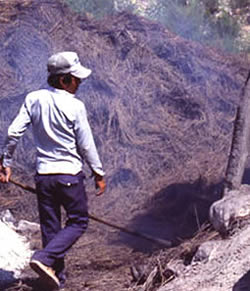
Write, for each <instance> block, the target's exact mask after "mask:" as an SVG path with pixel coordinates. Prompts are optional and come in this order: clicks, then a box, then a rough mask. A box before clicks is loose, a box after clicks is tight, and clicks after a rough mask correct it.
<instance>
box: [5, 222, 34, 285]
mask: <svg viewBox="0 0 250 291" xmlns="http://www.w3.org/2000/svg"><path fill="white" fill-rule="evenodd" d="M0 241H1V248H0V288H4V287H5V286H6V285H7V284H10V283H11V282H13V281H15V280H16V279H17V278H18V277H19V276H20V274H21V271H22V270H23V269H24V268H25V266H26V265H27V264H28V262H29V260H30V257H31V255H32V251H31V250H30V246H29V243H28V242H27V240H26V239H25V237H24V236H21V235H19V234H18V233H16V232H15V231H14V230H13V229H12V228H11V227H9V226H8V224H5V223H4V222H2V221H0ZM1 290H3V289H1Z"/></svg>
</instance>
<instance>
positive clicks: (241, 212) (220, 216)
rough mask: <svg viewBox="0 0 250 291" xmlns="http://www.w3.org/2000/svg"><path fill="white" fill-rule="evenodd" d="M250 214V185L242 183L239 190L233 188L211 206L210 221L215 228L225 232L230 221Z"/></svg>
mask: <svg viewBox="0 0 250 291" xmlns="http://www.w3.org/2000/svg"><path fill="white" fill-rule="evenodd" d="M249 214H250V186H249V185H241V187H240V189H239V190H232V191H229V192H228V193H227V195H225V197H223V198H222V199H220V200H218V201H216V202H214V203H213V204H212V206H211V207H210V221H211V223H212V224H213V226H214V228H215V229H216V230H218V231H219V232H220V233H222V234H225V233H226V232H227V231H228V229H229V227H230V223H231V222H233V221H234V220H236V219H237V218H243V217H246V216H249Z"/></svg>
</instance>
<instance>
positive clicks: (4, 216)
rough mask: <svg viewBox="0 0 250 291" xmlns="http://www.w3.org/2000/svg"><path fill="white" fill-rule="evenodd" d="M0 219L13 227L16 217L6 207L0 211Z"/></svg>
mask: <svg viewBox="0 0 250 291" xmlns="http://www.w3.org/2000/svg"><path fill="white" fill-rule="evenodd" d="M0 220H1V221H2V222H3V223H5V224H6V225H8V226H10V227H11V228H15V223H16V219H15V218H14V216H13V215H12V213H11V212H10V210H9V209H6V210H4V211H2V212H1V213H0Z"/></svg>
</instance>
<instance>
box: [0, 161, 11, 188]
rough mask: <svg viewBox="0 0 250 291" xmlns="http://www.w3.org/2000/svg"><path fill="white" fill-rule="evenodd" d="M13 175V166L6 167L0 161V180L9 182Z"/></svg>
mask: <svg viewBox="0 0 250 291" xmlns="http://www.w3.org/2000/svg"><path fill="white" fill-rule="evenodd" d="M10 176H11V168H10V167H6V168H4V167H3V165H2V164H1V163H0V182H1V183H8V182H9V180H10Z"/></svg>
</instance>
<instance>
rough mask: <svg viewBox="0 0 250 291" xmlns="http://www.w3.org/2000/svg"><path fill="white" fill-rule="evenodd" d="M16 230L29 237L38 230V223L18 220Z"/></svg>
mask: <svg viewBox="0 0 250 291" xmlns="http://www.w3.org/2000/svg"><path fill="white" fill-rule="evenodd" d="M16 230H17V232H19V233H21V234H22V235H24V236H26V237H29V238H31V237H32V236H33V235H35V234H37V233H38V232H39V231H40V224H38V223H35V222H30V221H27V220H20V221H19V223H18V226H17V228H16Z"/></svg>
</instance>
